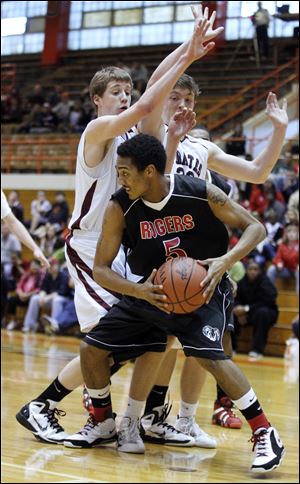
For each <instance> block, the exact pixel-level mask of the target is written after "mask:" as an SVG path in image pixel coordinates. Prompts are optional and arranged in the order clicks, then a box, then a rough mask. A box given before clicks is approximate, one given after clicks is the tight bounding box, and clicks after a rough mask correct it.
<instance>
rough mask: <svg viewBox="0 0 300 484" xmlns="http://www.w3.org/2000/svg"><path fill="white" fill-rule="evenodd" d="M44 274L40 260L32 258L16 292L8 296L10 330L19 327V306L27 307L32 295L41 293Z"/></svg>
mask: <svg viewBox="0 0 300 484" xmlns="http://www.w3.org/2000/svg"><path fill="white" fill-rule="evenodd" d="M43 276H44V273H43V272H42V271H41V269H40V264H39V262H38V261H36V260H32V261H31V263H30V267H29V269H28V270H27V271H25V272H24V273H23V275H22V276H21V278H20V280H19V282H18V284H17V287H16V294H14V295H10V296H9V297H8V301H7V317H8V318H10V321H9V323H8V325H7V328H6V329H7V330H8V331H11V330H14V329H16V328H17V327H18V323H17V322H16V321H15V317H16V311H17V307H18V306H22V307H27V306H28V303H29V299H30V297H31V296H33V295H34V294H38V293H39V291H40V288H41V285H42V280H43Z"/></svg>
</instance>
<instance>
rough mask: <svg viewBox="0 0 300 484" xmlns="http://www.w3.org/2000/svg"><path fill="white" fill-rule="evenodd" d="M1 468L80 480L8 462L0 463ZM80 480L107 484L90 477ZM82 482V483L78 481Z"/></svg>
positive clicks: (70, 475)
mask: <svg viewBox="0 0 300 484" xmlns="http://www.w3.org/2000/svg"><path fill="white" fill-rule="evenodd" d="M1 466H7V467H15V468H16V469H21V470H22V469H23V470H24V471H25V470H27V471H34V472H36V473H38V472H41V473H42V474H50V475H53V476H58V477H67V478H68V477H69V478H70V479H75V480H76V482H78V481H79V479H81V478H80V477H78V476H73V475H72V474H63V473H61V472H53V471H46V470H44V469H35V468H34V467H26V466H22V465H20V464H11V463H9V462H3V461H1ZM2 475H3V473H2ZM82 479H83V481H84V482H100V483H102V484H103V483H104V484H108V482H109V481H99V480H96V479H91V478H90V477H84V476H82ZM80 482H82V481H80Z"/></svg>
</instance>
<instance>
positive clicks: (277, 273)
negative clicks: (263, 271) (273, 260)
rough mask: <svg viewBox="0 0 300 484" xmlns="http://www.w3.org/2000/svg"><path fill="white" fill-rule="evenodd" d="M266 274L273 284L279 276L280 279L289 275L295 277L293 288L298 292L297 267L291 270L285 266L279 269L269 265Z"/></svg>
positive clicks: (287, 277)
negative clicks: (294, 286) (293, 270)
mask: <svg viewBox="0 0 300 484" xmlns="http://www.w3.org/2000/svg"><path fill="white" fill-rule="evenodd" d="M267 276H268V277H269V279H271V281H272V282H273V284H275V282H276V279H277V277H280V278H281V279H290V278H291V277H295V281H296V288H295V289H296V291H297V293H299V269H297V270H296V271H295V272H292V271H290V270H289V269H287V268H286V267H283V269H281V270H279V269H277V267H276V266H274V265H271V266H270V267H269V268H268V270H267Z"/></svg>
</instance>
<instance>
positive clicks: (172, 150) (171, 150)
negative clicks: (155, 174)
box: [165, 133, 180, 173]
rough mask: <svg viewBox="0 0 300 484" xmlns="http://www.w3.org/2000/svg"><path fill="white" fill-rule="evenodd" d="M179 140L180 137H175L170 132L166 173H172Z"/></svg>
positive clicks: (167, 145)
mask: <svg viewBox="0 0 300 484" xmlns="http://www.w3.org/2000/svg"><path fill="white" fill-rule="evenodd" d="M179 141H180V139H179V138H175V137H174V136H172V135H170V133H168V136H167V144H166V155H167V163H166V169H165V173H171V171H172V169H173V165H174V162H175V159H176V153H177V148H178V144H179Z"/></svg>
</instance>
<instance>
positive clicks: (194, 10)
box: [191, 3, 224, 42]
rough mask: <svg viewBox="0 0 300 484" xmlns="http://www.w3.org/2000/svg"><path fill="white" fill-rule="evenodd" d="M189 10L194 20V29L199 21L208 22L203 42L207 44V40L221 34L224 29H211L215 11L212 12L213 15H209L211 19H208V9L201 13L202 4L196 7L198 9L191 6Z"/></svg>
mask: <svg viewBox="0 0 300 484" xmlns="http://www.w3.org/2000/svg"><path fill="white" fill-rule="evenodd" d="M191 10H192V13H193V16H194V19H195V28H196V26H197V24H198V22H199V20H201V19H206V20H208V22H209V27H208V29H207V31H206V33H205V38H204V41H205V42H207V41H208V40H211V39H214V38H215V37H217V35H219V34H220V33H221V32H223V30H224V27H218V28H216V29H213V25H214V21H215V19H216V11H215V10H214V11H213V13H212V14H211V17H210V18H208V13H209V11H208V7H205V9H204V13H203V8H202V4H201V3H200V5H198V8H197V7H195V6H194V5H192V6H191Z"/></svg>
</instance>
